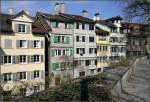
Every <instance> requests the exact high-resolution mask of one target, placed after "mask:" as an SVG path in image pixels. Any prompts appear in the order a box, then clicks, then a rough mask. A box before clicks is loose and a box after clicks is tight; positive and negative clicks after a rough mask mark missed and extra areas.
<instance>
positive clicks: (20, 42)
mask: <svg viewBox="0 0 150 102" xmlns="http://www.w3.org/2000/svg"><path fill="white" fill-rule="evenodd" d="M23 41H25V46H24V47H23V46H22V47H21V45H23ZM27 45H28V42H27V40H19V48H27Z"/></svg>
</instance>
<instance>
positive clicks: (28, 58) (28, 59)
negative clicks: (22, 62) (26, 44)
mask: <svg viewBox="0 0 150 102" xmlns="http://www.w3.org/2000/svg"><path fill="white" fill-rule="evenodd" d="M30 57H31V56H30V55H27V63H31V58H30Z"/></svg>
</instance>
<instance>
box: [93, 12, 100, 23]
mask: <svg viewBox="0 0 150 102" xmlns="http://www.w3.org/2000/svg"><path fill="white" fill-rule="evenodd" d="M93 20H94V21H99V20H100V14H99V13H95V14H94V17H93Z"/></svg>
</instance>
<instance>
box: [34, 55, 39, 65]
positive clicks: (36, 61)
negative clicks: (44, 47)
mask: <svg viewBox="0 0 150 102" xmlns="http://www.w3.org/2000/svg"><path fill="white" fill-rule="evenodd" d="M33 56H34V57H33V62H34V63H40V62H41V60H40V55H33ZM37 56H39V61H38V60H37V59H38V57H37ZM35 57H36V58H35Z"/></svg>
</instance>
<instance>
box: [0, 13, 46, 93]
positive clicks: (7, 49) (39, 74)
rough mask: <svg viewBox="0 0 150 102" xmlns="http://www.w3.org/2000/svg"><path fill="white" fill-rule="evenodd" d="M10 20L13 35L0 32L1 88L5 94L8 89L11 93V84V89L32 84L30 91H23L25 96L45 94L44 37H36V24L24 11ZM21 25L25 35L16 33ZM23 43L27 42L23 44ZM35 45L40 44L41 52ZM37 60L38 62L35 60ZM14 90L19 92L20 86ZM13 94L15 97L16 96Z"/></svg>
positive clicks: (37, 35)
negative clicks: (11, 86)
mask: <svg viewBox="0 0 150 102" xmlns="http://www.w3.org/2000/svg"><path fill="white" fill-rule="evenodd" d="M8 16H9V15H8ZM9 20H10V22H11V24H12V26H10V29H12V32H3V31H1V34H0V46H1V49H0V58H1V66H0V68H1V75H2V77H1V78H2V84H1V85H2V86H1V87H2V88H3V90H4V91H5V90H7V89H5V87H6V86H8V90H9V87H10V85H9V84H8V82H9V83H10V82H11V83H12V84H11V85H16V84H14V83H20V84H21V83H29V82H30V84H31V83H32V84H31V86H30V88H29V86H27V87H28V88H27V87H23V88H25V90H24V91H25V94H26V95H30V94H32V93H34V92H36V91H41V90H44V89H45V63H44V62H45V60H44V56H45V54H44V42H45V38H44V35H39V34H33V32H32V24H33V23H34V20H33V19H32V18H31V17H29V15H27V14H26V13H25V12H24V11H22V12H20V13H18V15H17V16H12V19H9ZM19 24H21V25H23V26H24V27H22V28H21V30H22V32H19V31H17V30H19ZM2 25H3V23H2ZM16 25H17V26H16ZM23 28H25V29H23ZM23 30H24V31H23ZM21 41H24V44H22V43H21ZM35 41H38V42H39V44H40V46H39V47H38V48H36V47H35V46H34V42H35ZM31 42H32V43H31ZM35 56H36V57H38V58H35ZM39 83H41V84H39ZM15 87H17V88H19V86H14V87H13V89H12V90H16V89H15ZM35 87H36V89H35ZM12 92H13V91H12ZM13 94H16V93H15V92H14V93H13Z"/></svg>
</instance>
